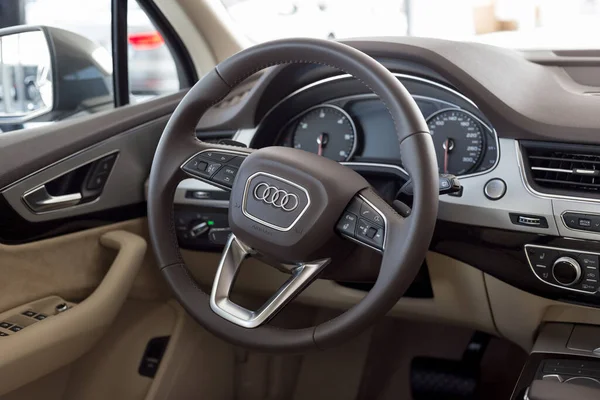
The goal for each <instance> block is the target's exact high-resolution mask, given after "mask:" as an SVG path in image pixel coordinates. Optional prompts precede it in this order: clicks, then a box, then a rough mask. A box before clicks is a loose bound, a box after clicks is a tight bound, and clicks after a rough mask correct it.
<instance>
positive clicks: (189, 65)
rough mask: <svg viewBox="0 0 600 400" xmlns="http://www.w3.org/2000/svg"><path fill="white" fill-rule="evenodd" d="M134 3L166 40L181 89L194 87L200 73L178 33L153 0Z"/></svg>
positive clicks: (141, 0) (140, 0)
mask: <svg viewBox="0 0 600 400" xmlns="http://www.w3.org/2000/svg"><path fill="white" fill-rule="evenodd" d="M133 1H137V3H138V4H139V6H140V7H141V8H142V10H144V12H145V13H146V15H147V16H148V18H150V21H152V23H153V24H154V26H155V27H156V29H157V30H158V32H159V33H160V34H161V36H162V37H163V39H164V40H165V42H166V44H167V46H168V48H169V51H170V52H171V55H172V56H173V59H174V61H175V66H176V68H177V76H178V77H179V87H180V88H181V89H183V88H189V87H192V86H193V85H194V83H196V81H198V73H197V72H196V67H195V66H194V62H193V61H192V57H191V56H190V53H189V52H188V50H187V47H185V44H184V43H183V41H182V40H181V38H180V37H179V35H178V34H177V32H175V29H174V28H173V25H171V23H170V22H169V20H168V19H167V18H166V17H165V16H164V14H163V13H162V11H160V9H159V8H158V6H157V5H156V4H155V3H154V1H153V0H133Z"/></svg>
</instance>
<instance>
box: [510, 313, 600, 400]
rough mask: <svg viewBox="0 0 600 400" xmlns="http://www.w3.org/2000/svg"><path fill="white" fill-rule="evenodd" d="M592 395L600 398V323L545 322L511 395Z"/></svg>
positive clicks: (563, 398)
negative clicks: (598, 324) (593, 324)
mask: <svg viewBox="0 0 600 400" xmlns="http://www.w3.org/2000/svg"><path fill="white" fill-rule="evenodd" d="M589 396H592V397H589ZM588 398H590V399H600V326H592V325H581V324H568V323H548V324H545V325H544V326H542V328H541V331H540V334H539V336H538V338H537V340H536V343H535V345H534V347H533V350H532V352H531V354H530V356H529V358H528V360H527V362H526V363H525V366H524V367H523V371H522V372H521V376H520V378H519V381H518V382H517V385H516V387H515V390H514V392H513V395H512V398H511V399H512V400H570V399H579V400H586V399H588Z"/></svg>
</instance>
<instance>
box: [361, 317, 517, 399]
mask: <svg viewBox="0 0 600 400" xmlns="http://www.w3.org/2000/svg"><path fill="white" fill-rule="evenodd" d="M473 333H474V332H473V331H472V330H470V329H466V328H462V327H455V326H449V325H441V324H434V323H426V322H416V321H408V320H401V319H387V320H385V321H384V322H382V323H380V324H378V325H377V326H376V327H375V330H374V332H373V336H372V340H371V345H370V349H369V354H368V357H367V361H366V365H365V368H364V370H363V377H362V382H361V385H360V388H359V393H358V396H357V399H358V400H367V399H368V400H374V399H377V400H397V399H402V400H404V399H406V400H409V399H411V398H412V395H411V388H410V379H409V377H410V370H411V362H412V360H413V359H414V358H416V357H435V358H440V359H447V360H455V361H458V360H461V358H462V356H463V352H464V350H465V348H466V346H467V344H468V343H469V341H470V339H471V337H472V335H473ZM526 357H527V354H526V353H525V352H524V351H523V350H521V349H520V348H518V347H517V346H515V345H513V344H511V343H509V342H507V341H505V340H501V339H498V338H492V340H491V341H490V343H489V345H488V348H487V350H486V352H485V354H484V356H483V360H482V362H481V365H482V367H481V370H480V385H479V387H480V390H479V392H478V393H477V395H476V398H480V399H486V400H500V399H502V400H505V399H508V398H510V395H511V393H512V389H513V386H514V384H515V383H516V381H517V379H518V376H519V373H520V371H521V368H522V366H523V364H524V362H525V359H526Z"/></svg>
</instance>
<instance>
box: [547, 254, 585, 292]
mask: <svg viewBox="0 0 600 400" xmlns="http://www.w3.org/2000/svg"><path fill="white" fill-rule="evenodd" d="M552 276H553V277H554V279H555V280H556V281H557V282H558V283H560V284H561V285H563V286H571V285H575V284H576V283H578V282H579V281H580V279H581V266H580V265H579V263H578V262H577V261H576V260H575V259H573V258H571V257H560V258H558V259H557V260H556V261H554V264H553V265H552Z"/></svg>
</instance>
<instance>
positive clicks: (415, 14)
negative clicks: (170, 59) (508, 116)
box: [222, 0, 600, 50]
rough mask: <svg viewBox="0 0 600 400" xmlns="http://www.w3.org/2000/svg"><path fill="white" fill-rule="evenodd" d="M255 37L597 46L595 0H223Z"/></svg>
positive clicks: (599, 9) (599, 3)
mask: <svg viewBox="0 0 600 400" xmlns="http://www.w3.org/2000/svg"><path fill="white" fill-rule="evenodd" d="M222 3H223V5H224V6H225V7H226V8H227V10H228V11H229V14H230V15H231V17H232V19H233V21H234V22H235V23H236V24H237V25H238V27H239V28H240V29H241V31H242V32H243V33H244V34H245V35H246V36H247V37H248V38H249V39H250V40H251V41H252V42H255V43H259V42H264V41H267V40H273V39H280V38H284V37H298V36H302V37H314V38H329V39H333V38H338V39H341V38H351V37H365V36H421V37H431V38H443V39H451V40H466V41H476V42H482V43H488V44H494V45H497V46H503V47H510V48H516V49H554V50H557V49H599V48H600V0H222Z"/></svg>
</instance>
